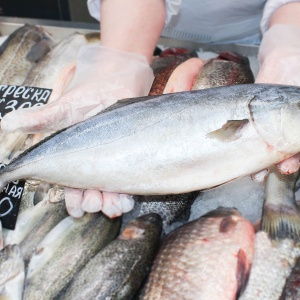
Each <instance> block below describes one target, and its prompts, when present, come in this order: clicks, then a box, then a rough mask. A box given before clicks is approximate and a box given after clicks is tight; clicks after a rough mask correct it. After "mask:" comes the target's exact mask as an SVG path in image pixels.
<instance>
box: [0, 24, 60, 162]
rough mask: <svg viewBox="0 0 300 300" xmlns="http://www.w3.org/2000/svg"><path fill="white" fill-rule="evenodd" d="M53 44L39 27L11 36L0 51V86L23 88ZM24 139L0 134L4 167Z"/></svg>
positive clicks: (17, 135) (18, 30) (13, 33)
mask: <svg viewBox="0 0 300 300" xmlns="http://www.w3.org/2000/svg"><path fill="white" fill-rule="evenodd" d="M54 44H55V43H54V40H53V39H52V37H51V36H50V34H49V33H47V32H46V31H45V30H44V29H43V28H42V27H37V26H34V25H28V24H26V25H24V26H22V27H20V28H18V29H17V30H15V31H14V32H12V33H11V34H10V35H9V36H8V38H7V39H6V41H5V42H4V43H3V44H2V45H1V47H0V82H1V84H2V85H22V84H23V82H24V80H25V78H26V76H27V75H28V74H29V72H30V70H31V69H32V68H33V67H34V66H35V65H36V63H38V61H40V60H41V59H42V58H43V57H44V56H45V55H46V53H47V52H48V51H50V49H51V48H52V47H53V46H54ZM26 137H27V135H24V134H21V133H19V132H17V133H9V134H8V133H6V132H3V131H0V140H1V147H0V162H2V163H7V159H8V160H11V159H12V156H13V154H14V153H15V151H17V150H18V149H19V148H21V147H22V145H23V144H24V143H25V140H26Z"/></svg>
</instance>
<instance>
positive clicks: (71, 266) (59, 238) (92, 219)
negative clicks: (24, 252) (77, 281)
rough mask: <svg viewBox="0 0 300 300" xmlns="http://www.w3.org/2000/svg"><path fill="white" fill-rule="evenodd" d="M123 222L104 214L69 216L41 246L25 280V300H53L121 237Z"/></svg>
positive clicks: (33, 256)
mask: <svg viewBox="0 0 300 300" xmlns="http://www.w3.org/2000/svg"><path fill="white" fill-rule="evenodd" d="M119 228H120V219H119V218H115V219H108V218H107V217H105V216H104V215H103V214H101V213H95V214H86V215H84V216H83V217H81V218H80V219H75V218H72V217H67V218H65V219H64V220H62V221H61V222H59V223H58V224H57V225H56V226H55V227H54V228H53V229H52V230H51V231H50V232H49V233H48V234H47V235H46V236H45V238H44V239H43V240H42V241H41V242H40V243H39V244H38V245H37V248H36V251H35V252H34V254H33V255H32V257H31V260H30V262H29V265H28V272H27V275H26V278H25V289H24V296H23V297H24V300H26V299H28V300H34V299H37V300H46V299H49V300H50V299H53V298H55V297H56V296H58V294H59V293H60V292H61V291H62V290H63V289H64V288H65V287H66V286H67V285H68V284H69V282H70V281H71V280H72V278H73V276H74V275H75V274H77V272H78V271H79V270H80V269H81V268H82V267H83V266H84V265H85V264H86V263H87V262H88V261H89V260H90V259H91V258H92V257H93V256H94V255H95V254H96V253H97V252H98V251H100V250H101V249H102V248H104V247H105V246H106V245H107V244H108V243H109V242H110V241H111V240H113V239H114V238H115V237H116V235H117V234H118V231H119ZM45 291H46V293H45Z"/></svg>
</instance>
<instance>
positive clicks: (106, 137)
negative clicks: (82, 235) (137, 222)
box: [0, 84, 300, 195]
mask: <svg viewBox="0 0 300 300" xmlns="http://www.w3.org/2000/svg"><path fill="white" fill-rule="evenodd" d="M299 101H300V88H297V87H292V86H281V85H269V84H250V85H247V84H244V85H242V84H241V85H232V86H226V87H217V88H211V89H203V90H198V91H189V92H182V93H174V94H165V95H160V96H153V97H140V98H135V99H127V100H123V101H119V102H118V103H117V104H116V105H113V106H111V107H110V108H109V109H107V110H105V111H103V112H101V113H99V114H97V115H96V116H94V117H91V118H89V119H87V120H85V121H83V122H81V123H78V124H75V125H73V126H71V127H69V128H67V129H65V130H62V131H60V132H59V133H57V134H54V135H53V136H51V137H50V138H48V139H46V140H44V141H42V142H41V143H39V144H37V145H35V146H33V147H32V148H30V149H29V150H28V151H26V152H24V153H22V154H21V155H20V156H18V157H17V158H16V159H14V160H13V161H12V162H11V163H10V164H9V165H7V166H6V167H5V168H4V169H2V170H1V171H0V181H1V182H0V187H1V188H2V189H3V188H4V187H5V185H6V184H7V183H8V182H11V181H14V180H16V179H20V178H22V179H39V180H43V181H47V182H50V183H57V184H59V185H63V186H69V187H73V188H83V189H99V190H102V191H108V192H118V193H125V194H137V195H139V194H140V195H147V194H148V195H149V194H150V195H151V194H152V195H153V194H176V193H185V192H190V191H195V190H201V189H206V188H210V187H214V186H218V185H220V184H223V183H225V182H229V181H231V180H233V179H236V178H239V177H242V176H245V175H248V174H253V173H255V172H257V171H259V170H262V169H265V168H267V167H269V166H271V165H274V164H276V163H278V162H280V161H282V160H284V159H286V158H288V157H290V156H292V155H294V154H296V153H298V152H299V151H300V142H299V140H300V136H299V132H300V131H299V130H298V127H299V125H300V118H299V116H300V110H299ZM145 170H147V172H145Z"/></svg>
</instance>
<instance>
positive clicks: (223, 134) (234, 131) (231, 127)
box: [207, 119, 249, 142]
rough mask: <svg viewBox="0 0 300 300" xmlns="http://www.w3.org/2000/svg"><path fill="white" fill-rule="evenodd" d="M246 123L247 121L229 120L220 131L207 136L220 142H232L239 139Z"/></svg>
mask: <svg viewBox="0 0 300 300" xmlns="http://www.w3.org/2000/svg"><path fill="white" fill-rule="evenodd" d="M248 123H249V120H248V119H243V120H229V121H227V122H226V123H225V124H224V125H223V126H222V127H221V128H220V129H217V130H215V131H212V132H210V133H209V134H208V135H207V136H208V137H210V138H213V139H217V140H220V141H225V142H232V141H235V140H237V139H239V138H240V137H241V130H242V128H243V127H244V126H245V125H247V124H248Z"/></svg>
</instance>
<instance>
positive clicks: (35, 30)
mask: <svg viewBox="0 0 300 300" xmlns="http://www.w3.org/2000/svg"><path fill="white" fill-rule="evenodd" d="M53 45H54V41H53V39H52V37H51V36H50V35H49V34H48V33H47V32H46V31H45V30H44V29H43V28H42V27H38V26H34V25H28V24H26V25H24V26H22V27H20V28H18V29H17V30H15V31H14V32H13V33H11V34H10V35H9V36H8V38H7V39H6V41H5V42H4V43H3V44H2V45H1V47H0V82H1V84H9V85H22V83H23V81H24V80H25V78H26V76H27V74H28V73H29V71H30V70H31V68H32V67H33V66H34V65H35V64H36V63H37V62H38V61H39V60H40V59H41V58H42V57H43V56H44V55H45V54H46V53H47V52H48V51H49V50H50V49H51V48H52V47H53Z"/></svg>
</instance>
